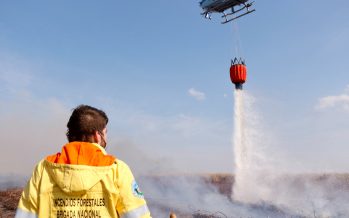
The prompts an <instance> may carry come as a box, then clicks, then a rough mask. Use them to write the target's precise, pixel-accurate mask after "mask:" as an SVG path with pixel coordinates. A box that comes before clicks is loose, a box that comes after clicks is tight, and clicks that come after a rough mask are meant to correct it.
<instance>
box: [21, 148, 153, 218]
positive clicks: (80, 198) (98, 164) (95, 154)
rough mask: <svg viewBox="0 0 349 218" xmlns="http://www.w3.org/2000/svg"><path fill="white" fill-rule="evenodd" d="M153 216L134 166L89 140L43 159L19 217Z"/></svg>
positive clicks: (148, 217) (23, 199)
mask: <svg viewBox="0 0 349 218" xmlns="http://www.w3.org/2000/svg"><path fill="white" fill-rule="evenodd" d="M24 217H25V218H49V217H55V218H102V217H103V218H104V217H106V218H108V217H113V218H150V217H151V216H150V212H149V210H148V207H147V205H146V202H145V200H144V196H143V193H142V192H141V191H140V190H139V188H138V185H137V183H136V182H135V180H134V177H133V175H132V172H131V170H130V168H129V167H128V166H127V165H126V164H125V163H124V162H123V161H121V160H116V159H115V158H114V157H112V156H110V155H106V153H105V151H104V149H103V148H101V147H100V146H98V145H96V144H91V143H86V142H72V143H68V144H67V145H65V146H64V147H63V149H62V153H58V154H56V155H52V156H49V157H47V158H46V159H44V160H42V161H41V162H40V163H39V164H38V165H37V166H36V168H35V170H34V172H33V175H32V177H31V179H30V180H29V182H28V184H27V185H26V187H25V189H24V191H23V193H22V196H21V199H20V201H19V205H18V208H17V212H16V216H15V218H24Z"/></svg>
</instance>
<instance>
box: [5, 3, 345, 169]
mask: <svg viewBox="0 0 349 218" xmlns="http://www.w3.org/2000/svg"><path fill="white" fill-rule="evenodd" d="M255 8H256V12H255V13H252V14H251V15H249V16H246V17H243V18H241V19H239V20H238V21H237V22H236V23H234V24H232V23H230V24H226V25H221V24H220V15H213V20H211V21H210V20H205V19H204V18H203V17H202V16H200V13H201V10H200V7H199V6H198V2H197V1H185V0H180V1H160V0H154V1H138V2H137V1H122V2H115V1H103V2H97V1H86V0H84V1H80V0H78V1H73V2H72V1H59V2H58V1H57V2H47V1H34V2H18V1H17V2H14V1H2V2H1V3H0V101H1V104H0V105H1V106H0V119H1V124H0V130H1V132H2V134H1V138H2V139H3V142H4V143H5V144H4V145H3V146H4V147H7V148H8V150H7V152H2V153H1V155H0V159H1V161H0V163H1V164H0V165H2V167H1V168H0V172H3V173H25V172H27V171H31V169H32V168H33V166H34V164H35V162H37V161H38V160H39V159H40V158H43V157H45V155H47V154H48V153H50V152H51V153H53V152H57V151H58V150H59V149H60V146H61V145H63V144H64V143H65V137H64V133H65V124H66V122H67V120H68V117H69V114H70V112H71V109H72V108H74V107H75V106H76V105H78V104H91V105H93V106H95V107H98V108H102V109H104V110H105V111H106V112H107V113H108V114H109V115H110V118H111V122H110V125H109V133H110V147H109V149H110V152H112V153H114V154H115V155H116V156H120V158H121V159H125V160H126V161H127V162H129V163H130V164H131V166H132V167H133V168H136V170H138V171H142V163H141V161H140V160H144V161H146V163H149V164H148V165H151V166H152V167H150V168H151V169H150V170H154V171H156V170H158V165H159V164H158V163H164V162H166V164H162V165H166V166H167V165H168V168H166V167H164V171H169V169H173V168H177V169H179V171H185V172H187V171H188V172H196V173H197V172H232V171H233V153H232V145H231V135H232V131H233V115H232V114H233V106H234V99H233V86H232V84H231V83H230V80H229V74H228V70H229V64H230V59H231V58H233V57H234V56H235V55H236V52H235V51H236V45H237V42H239V44H238V45H239V54H238V55H242V56H243V57H244V58H245V59H246V62H247V64H248V82H247V84H245V89H246V91H247V92H249V93H250V94H251V95H253V96H254V97H255V99H256V103H255V104H256V105H255V108H256V111H258V113H259V114H260V115H261V116H262V117H263V125H265V126H266V128H265V129H264V130H263V131H265V132H266V133H265V134H270V135H273V138H274V139H273V141H274V144H276V146H275V147H277V150H279V151H280V154H276V156H277V157H286V161H285V160H283V161H282V160H281V162H282V164H281V165H282V166H284V167H285V168H286V169H290V168H293V165H294V164H293V163H298V165H297V166H298V167H296V168H297V169H301V170H309V171H312V170H332V171H346V170H349V169H348V167H347V166H349V165H348V161H347V158H346V154H347V153H348V152H349V149H348V148H347V147H346V145H347V143H346V142H347V141H348V140H349V136H348V135H349V134H348V133H347V132H348V130H349V124H348V121H349V119H348V118H349V109H348V108H349V97H348V96H349V90H348V88H347V87H348V84H349V74H348V68H349V62H348V60H347V58H348V51H349V43H348V38H349V25H348V20H349V14H348V13H347V11H348V8H349V3H348V2H347V1H344V0H336V1H334V2H332V4H331V5H330V4H324V2H321V1H315V0H309V1H301V0H296V1H271V0H265V1H258V0H257V1H256V2H255ZM133 149H134V150H133ZM21 151H23V152H21ZM134 153H137V155H134ZM16 156H18V157H19V158H20V159H21V160H22V161H19V162H17V163H16V164H13V162H12V161H13V159H14V157H16ZM28 156H29V157H28ZM270 158H274V157H270ZM145 159H146V160H145ZM277 159H278V158H277ZM280 159H282V158H280ZM324 159H329V161H324ZM203 163H204V164H203ZM9 165H13V167H10V168H9V167H5V166H9ZM143 165H144V164H143Z"/></svg>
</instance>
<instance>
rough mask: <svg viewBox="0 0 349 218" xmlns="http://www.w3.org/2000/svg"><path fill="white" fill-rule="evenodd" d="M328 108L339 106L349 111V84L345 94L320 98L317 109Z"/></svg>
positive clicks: (338, 107)
mask: <svg viewBox="0 0 349 218" xmlns="http://www.w3.org/2000/svg"><path fill="white" fill-rule="evenodd" d="M328 108H337V109H341V110H344V111H347V112H349V85H348V86H347V87H346V89H345V91H344V93H343V94H340V95H330V96H325V97H322V98H319V100H318V102H317V104H316V106H315V109H318V110H325V109H328Z"/></svg>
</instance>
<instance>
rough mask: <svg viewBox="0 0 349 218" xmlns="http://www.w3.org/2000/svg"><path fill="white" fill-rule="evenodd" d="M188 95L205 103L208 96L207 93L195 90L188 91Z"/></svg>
mask: <svg viewBox="0 0 349 218" xmlns="http://www.w3.org/2000/svg"><path fill="white" fill-rule="evenodd" d="M188 94H189V95H190V96H191V97H194V98H195V99H196V100H198V101H203V100H205V99H206V95H205V93H203V92H200V91H198V90H196V89H194V88H191V89H189V90H188Z"/></svg>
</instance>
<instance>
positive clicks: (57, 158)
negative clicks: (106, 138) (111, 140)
mask: <svg viewBox="0 0 349 218" xmlns="http://www.w3.org/2000/svg"><path fill="white" fill-rule="evenodd" d="M46 160H47V161H49V162H52V163H58V164H75V165H87V166H110V165H112V164H113V163H114V162H115V160H116V158H115V157H113V156H111V155H105V154H103V152H102V150H101V149H100V148H98V147H97V146H96V145H94V144H92V143H89V142H71V143H68V144H66V145H64V146H63V148H62V152H61V153H57V154H55V155H50V156H48V157H47V158H46Z"/></svg>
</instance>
